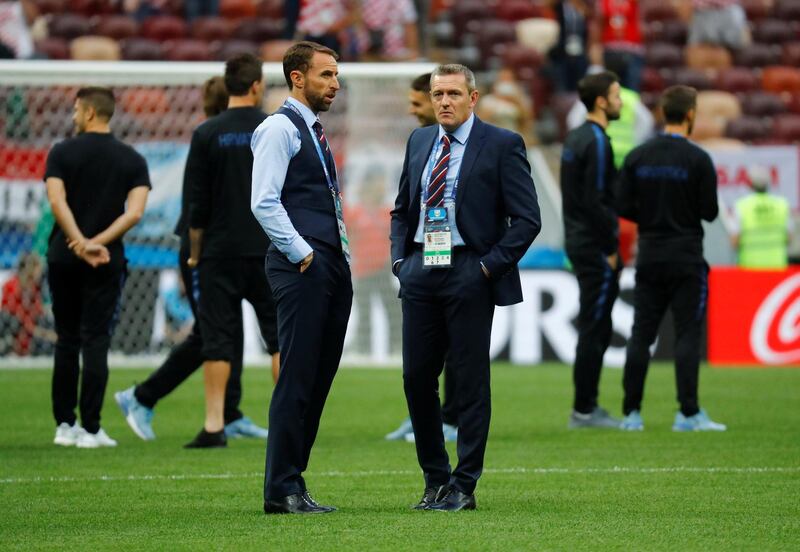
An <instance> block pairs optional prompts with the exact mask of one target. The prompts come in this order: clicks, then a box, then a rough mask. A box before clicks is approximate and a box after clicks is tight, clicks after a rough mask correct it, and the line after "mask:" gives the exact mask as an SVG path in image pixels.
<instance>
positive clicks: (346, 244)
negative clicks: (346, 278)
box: [331, 190, 350, 264]
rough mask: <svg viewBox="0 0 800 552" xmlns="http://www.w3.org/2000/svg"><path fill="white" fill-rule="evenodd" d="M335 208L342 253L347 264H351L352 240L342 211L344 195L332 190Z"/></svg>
mask: <svg viewBox="0 0 800 552" xmlns="http://www.w3.org/2000/svg"><path fill="white" fill-rule="evenodd" d="M331 195H332V196H333V208H334V209H335V210H336V224H337V225H338V226H339V241H340V242H342V253H344V258H345V260H346V261H347V264H350V240H348V239H347V228H346V227H345V225H344V212H343V210H342V194H340V193H339V192H337V191H335V190H331Z"/></svg>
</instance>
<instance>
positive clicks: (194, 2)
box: [183, 0, 219, 21]
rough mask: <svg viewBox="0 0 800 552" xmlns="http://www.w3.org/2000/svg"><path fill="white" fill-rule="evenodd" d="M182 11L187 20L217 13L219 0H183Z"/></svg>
mask: <svg viewBox="0 0 800 552" xmlns="http://www.w3.org/2000/svg"><path fill="white" fill-rule="evenodd" d="M183 13H184V15H185V16H186V20H187V21H192V20H193V19H197V18H198V17H210V16H217V15H219V0H184V2H183Z"/></svg>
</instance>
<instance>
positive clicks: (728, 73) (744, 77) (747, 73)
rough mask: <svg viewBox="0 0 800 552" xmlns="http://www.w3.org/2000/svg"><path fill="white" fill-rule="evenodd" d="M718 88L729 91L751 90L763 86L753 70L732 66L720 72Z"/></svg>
mask: <svg viewBox="0 0 800 552" xmlns="http://www.w3.org/2000/svg"><path fill="white" fill-rule="evenodd" d="M716 88H718V89H719V90H725V91H727V92H750V91H753V90H758V89H759V88H761V82H760V80H759V79H758V77H757V76H756V73H755V72H754V71H753V70H751V69H747V68H744V67H731V68H730V69H725V70H724V71H720V72H719V75H718V76H717V82H716Z"/></svg>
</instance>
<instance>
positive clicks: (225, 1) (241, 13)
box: [219, 0, 257, 19]
mask: <svg viewBox="0 0 800 552" xmlns="http://www.w3.org/2000/svg"><path fill="white" fill-rule="evenodd" d="M256 4H257V3H256V2H255V0H220V3H219V14H220V15H221V16H222V17H225V18H227V19H239V18H242V17H255V16H256V15H257V7H256Z"/></svg>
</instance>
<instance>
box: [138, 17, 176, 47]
mask: <svg viewBox="0 0 800 552" xmlns="http://www.w3.org/2000/svg"><path fill="white" fill-rule="evenodd" d="M186 31H187V27H186V22H185V21H184V20H183V19H182V18H180V17H177V16H174V15H156V16H153V17H148V18H147V19H145V20H144V21H143V22H142V26H141V28H140V30H139V33H140V34H141V36H142V37H143V38H149V39H151V40H158V41H161V42H163V41H164V40H170V39H176V38H183V37H185V36H186V34H187V32H186Z"/></svg>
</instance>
